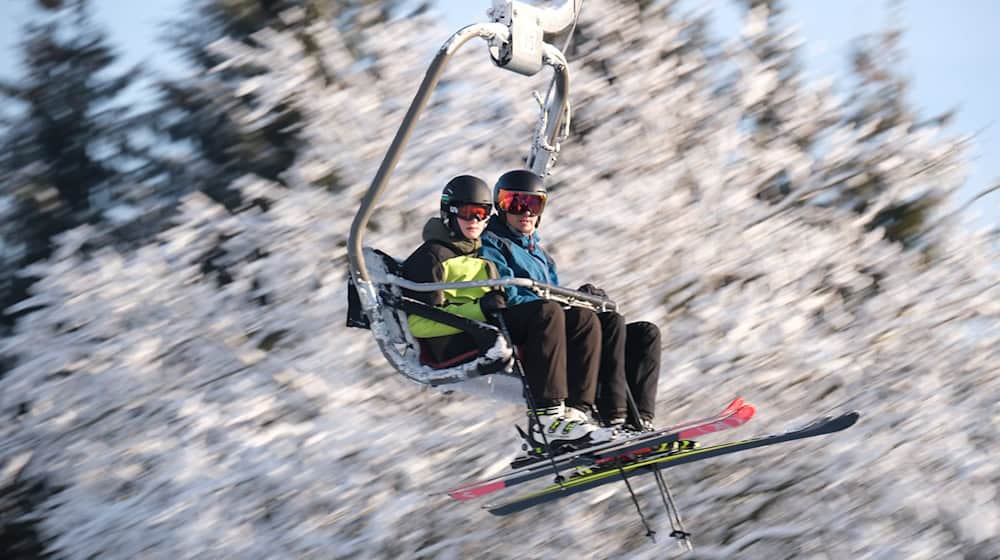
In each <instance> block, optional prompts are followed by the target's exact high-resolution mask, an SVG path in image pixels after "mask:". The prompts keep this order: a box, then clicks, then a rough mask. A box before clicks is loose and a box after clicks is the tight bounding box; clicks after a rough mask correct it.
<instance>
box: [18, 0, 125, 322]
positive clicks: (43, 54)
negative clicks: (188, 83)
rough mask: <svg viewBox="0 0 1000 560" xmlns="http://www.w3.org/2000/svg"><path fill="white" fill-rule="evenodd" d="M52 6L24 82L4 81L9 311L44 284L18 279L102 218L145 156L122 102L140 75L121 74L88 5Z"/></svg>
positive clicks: (26, 61)
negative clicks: (65, 237) (57, 243)
mask: <svg viewBox="0 0 1000 560" xmlns="http://www.w3.org/2000/svg"><path fill="white" fill-rule="evenodd" d="M51 7H52V8H53V11H54V13H53V15H51V16H49V19H48V20H47V21H45V22H44V23H37V24H30V25H29V26H28V27H27V29H26V32H25V36H24V39H23V40H22V41H21V45H20V50H21V56H22V71H23V75H22V76H20V77H19V78H17V79H16V80H13V81H4V82H0V96H2V98H3V99H4V100H5V101H6V102H9V105H8V106H6V107H5V111H4V112H3V114H2V121H0V127H2V129H0V215H2V220H0V249H2V251H0V259H2V262H3V267H2V269H0V309H6V308H7V307H8V306H9V305H11V304H12V303H14V302H16V301H19V300H21V299H23V298H24V297H25V295H26V290H27V288H28V286H29V285H30V284H31V283H32V282H33V281H34V280H35V279H34V278H30V277H25V276H20V275H18V274H17V272H18V271H19V270H20V269H22V268H23V267H24V266H26V265H28V264H29V263H32V262H35V261H38V260H40V259H45V258H47V257H48V256H49V255H50V254H51V253H52V243H53V238H54V237H55V236H56V235H58V234H59V233H61V232H64V231H66V230H68V229H70V228H73V227H75V226H77V225H79V224H81V223H85V222H88V221H94V220H98V219H100V213H101V212H102V211H103V210H105V209H106V208H107V206H108V204H109V203H110V199H111V198H113V197H114V196H115V195H114V189H115V188H116V184H118V183H120V182H121V181H122V178H123V176H124V175H125V174H126V173H127V172H128V170H129V169H134V168H135V167H136V161H137V159H136V158H141V157H142V156H141V154H140V153H139V152H138V150H137V149H136V148H135V147H134V146H133V142H132V140H131V139H130V138H129V134H130V132H131V131H132V123H131V122H130V121H129V119H128V115H129V113H130V110H129V107H128V105H126V104H124V103H122V102H121V101H120V99H121V94H122V92H123V91H124V90H125V89H126V88H128V87H129V86H130V85H131V84H132V83H133V82H134V81H135V80H136V79H137V76H138V74H137V72H136V71H134V70H133V71H121V72H120V73H118V72H113V71H112V67H113V66H114V65H115V63H116V61H117V54H116V53H115V52H114V50H113V49H112V47H111V44H110V42H109V40H108V37H107V34H106V33H105V32H104V31H103V30H102V29H101V28H100V27H99V26H98V25H97V24H95V22H94V21H93V20H92V19H91V14H90V6H89V2H88V1H87V0H76V1H75V2H72V3H70V4H69V5H67V6H63V7H61V9H59V8H60V6H58V5H54V4H53V5H52V6H51ZM0 319H2V321H3V324H5V325H9V324H10V322H11V321H12V320H13V317H10V316H8V315H7V314H6V313H0Z"/></svg>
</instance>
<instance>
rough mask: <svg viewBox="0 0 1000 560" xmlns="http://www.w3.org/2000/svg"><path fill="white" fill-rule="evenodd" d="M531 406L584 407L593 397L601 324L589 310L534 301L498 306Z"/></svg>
mask: <svg viewBox="0 0 1000 560" xmlns="http://www.w3.org/2000/svg"><path fill="white" fill-rule="evenodd" d="M503 318H504V322H505V323H506V324H507V329H508V330H509V331H510V336H511V342H513V343H514V345H515V346H517V348H518V349H519V351H520V355H521V363H522V365H523V367H524V373H525V377H527V379H528V386H529V387H530V388H531V394H532V397H533V399H534V402H535V406H537V407H539V408H542V407H547V406H554V405H556V404H558V403H559V402H560V401H565V402H566V404H567V405H569V406H575V407H577V408H585V409H588V410H589V409H590V407H592V406H593V405H594V400H595V398H596V395H597V373H598V368H599V366H600V358H601V324H600V321H599V320H598V318H597V315H596V314H595V313H594V312H593V311H591V310H589V309H580V308H576V307H571V308H569V309H563V307H562V306H560V305H559V304H557V303H554V302H551V301H545V300H535V301H530V302H527V303H522V304H520V305H514V306H511V307H508V308H507V309H504V310H503Z"/></svg>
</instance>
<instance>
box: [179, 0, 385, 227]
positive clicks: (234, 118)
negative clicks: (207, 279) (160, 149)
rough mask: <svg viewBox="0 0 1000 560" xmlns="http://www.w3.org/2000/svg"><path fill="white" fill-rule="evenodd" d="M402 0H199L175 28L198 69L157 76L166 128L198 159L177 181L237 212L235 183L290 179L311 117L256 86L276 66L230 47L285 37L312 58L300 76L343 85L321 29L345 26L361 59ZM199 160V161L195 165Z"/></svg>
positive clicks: (346, 35)
mask: <svg viewBox="0 0 1000 560" xmlns="http://www.w3.org/2000/svg"><path fill="white" fill-rule="evenodd" d="M400 3H401V2H400V0H350V1H347V2H344V1H340V0H308V1H305V2H301V1H293V0H268V1H258V0H202V1H201V2H198V3H197V4H196V7H197V9H196V10H194V11H193V12H192V14H191V15H189V16H187V18H186V19H185V20H184V21H181V22H178V23H177V25H175V26H173V28H174V29H176V31H173V32H172V33H171V34H170V37H171V40H172V42H173V43H174V44H175V46H176V48H177V49H178V50H179V51H180V52H181V53H182V55H183V57H184V58H185V59H186V60H187V62H188V63H190V64H191V65H192V66H193V67H194V73H193V74H192V75H191V76H185V77H183V78H180V79H173V80H164V81H161V82H160V91H161V99H162V105H163V109H162V119H161V129H162V130H163V131H164V132H166V133H167V134H168V135H169V137H170V139H171V140H173V141H176V142H181V143H183V144H185V145H187V146H190V147H191V148H192V149H193V151H194V155H193V158H192V159H193V162H192V161H189V162H186V163H185V164H184V165H183V166H180V167H178V168H175V169H173V172H174V173H176V174H178V176H177V180H179V181H183V182H185V183H187V184H188V185H189V186H190V187H191V188H195V189H198V190H202V191H204V192H205V193H206V194H208V195H209V196H211V197H212V198H214V199H215V200H218V201H220V202H222V203H224V204H225V205H226V206H227V208H229V209H230V210H233V209H235V208H237V207H239V206H240V205H241V203H242V200H241V197H240V196H239V194H238V192H237V190H236V189H234V188H232V185H231V183H232V181H233V180H235V179H237V178H238V177H240V176H243V175H247V174H253V175H256V176H258V177H261V178H264V179H267V180H269V181H274V182H277V183H280V184H285V181H286V180H285V178H284V177H283V175H282V174H283V173H284V172H285V171H286V170H288V169H289V167H290V166H291V165H292V163H293V162H294V161H295V159H296V157H297V155H298V153H299V151H300V150H301V149H302V148H303V139H302V137H301V131H302V128H303V126H305V123H304V118H305V117H304V115H303V114H302V112H301V110H300V108H299V107H297V104H296V103H295V102H294V100H293V99H292V98H293V97H294V95H295V92H294V91H293V90H291V89H290V90H289V91H288V93H287V96H286V97H285V98H283V99H273V98H272V99H265V98H263V97H262V96H261V95H259V92H257V91H255V88H254V87H253V86H252V85H251V83H252V82H255V81H260V80H267V79H268V72H269V69H268V68H266V67H262V66H261V65H259V64H258V63H256V62H255V61H254V60H252V59H250V58H248V57H238V56H236V57H233V56H227V53H230V54H231V53H232V49H228V50H226V48H225V45H227V44H230V45H233V44H235V45H242V46H243V47H245V48H249V49H253V48H265V47H267V46H272V45H274V44H275V40H274V39H275V36H284V37H287V38H288V39H290V40H291V41H292V42H293V44H297V45H298V47H297V48H298V49H300V50H301V51H302V52H303V53H304V57H305V58H306V59H307V60H304V61H301V63H300V64H298V65H297V66H296V68H297V69H299V70H301V75H300V78H301V79H303V80H308V79H313V78H317V79H320V80H322V81H323V82H324V83H325V84H326V85H328V86H330V87H337V82H338V75H337V73H336V71H335V70H334V69H332V68H331V67H330V66H329V63H328V57H329V53H327V52H324V49H323V47H322V41H321V40H320V39H319V38H318V37H317V36H316V34H317V32H321V30H322V28H323V27H324V26H328V25H330V24H331V23H332V24H334V25H336V26H337V27H338V28H339V29H342V30H343V32H344V35H343V37H344V41H345V44H346V46H347V47H348V51H347V52H350V53H351V54H352V55H353V58H354V59H360V58H362V57H363V56H364V54H363V52H362V49H361V47H360V44H361V42H362V34H363V32H364V30H365V29H366V28H368V27H370V26H371V25H374V24H376V23H379V22H384V21H387V20H388V19H389V17H390V15H391V13H392V11H393V10H394V9H396V7H397V6H398V5H399V4H400ZM191 163H194V165H191Z"/></svg>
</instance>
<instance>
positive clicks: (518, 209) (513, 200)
mask: <svg viewBox="0 0 1000 560" xmlns="http://www.w3.org/2000/svg"><path fill="white" fill-rule="evenodd" d="M497 206H498V207H500V209H501V210H503V211H504V212H507V213H508V214H525V213H528V212H531V213H532V214H533V215H535V216H540V215H541V214H542V210H543V209H545V195H544V194H542V193H529V192H520V191H505V190H501V191H500V192H499V193H498V194H497Z"/></svg>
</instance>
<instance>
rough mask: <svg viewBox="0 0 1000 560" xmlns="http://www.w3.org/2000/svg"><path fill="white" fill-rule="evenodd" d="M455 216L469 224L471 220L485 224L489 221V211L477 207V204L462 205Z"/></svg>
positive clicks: (487, 208) (484, 207)
mask: <svg viewBox="0 0 1000 560" xmlns="http://www.w3.org/2000/svg"><path fill="white" fill-rule="evenodd" d="M455 215H456V216H458V217H459V218H462V219H463V220H467V221H470V222H471V221H472V220H476V221H479V222H485V221H486V220H488V219H490V209H489V207H487V206H479V205H478V204H463V205H462V206H459V207H458V211H457V212H455Z"/></svg>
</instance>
